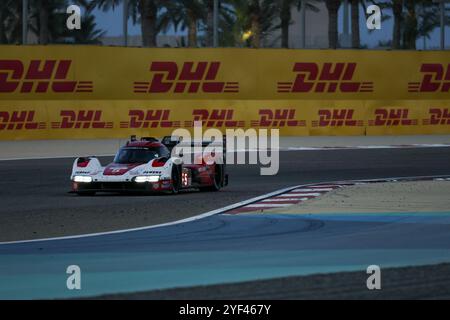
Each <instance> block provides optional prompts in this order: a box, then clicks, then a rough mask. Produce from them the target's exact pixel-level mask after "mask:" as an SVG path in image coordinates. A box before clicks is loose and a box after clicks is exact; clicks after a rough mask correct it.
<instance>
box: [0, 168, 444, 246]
mask: <svg viewBox="0 0 450 320" xmlns="http://www.w3.org/2000/svg"><path fill="white" fill-rule="evenodd" d="M399 179H412V180H413V179H445V180H450V175H439V176H412V177H396V178H379V179H364V180H343V181H327V182H323V183H324V184H339V183H348V182H349V181H352V182H377V181H378V182H381V181H389V180H391V181H392V180H399ZM319 184H321V182H316V183H309V184H304V185H298V186H292V187H288V188H284V189H279V190H276V191H273V192H270V193H267V194H264V195H262V196H258V197H255V198H252V199H248V200H244V201H241V202H238V203H235V204H232V205H229V206H226V207H223V208H219V209H216V210H212V211H208V212H206V213H203V214H199V215H197V216H193V217H189V218H186V219H181V220H177V221H173V222H167V223H161V224H157V225H153V226H145V227H139V228H130V229H122V230H115V231H106V232H97V233H88V234H81V235H74V236H65V237H55V238H43V239H32V240H18V241H6V242H0V245H8V244H20V243H31V242H39V241H54V240H68V239H78V238H87V237H93V236H102V235H110V234H118V233H126V232H133V231H140V230H150V229H155V228H160V227H167V226H173V225H177V224H181V223H186V222H191V221H196V220H200V219H203V218H207V217H210V216H213V215H215V214H219V213H224V212H227V211H231V210H233V209H236V208H240V207H243V206H245V205H247V204H251V203H255V202H258V201H260V200H264V199H267V198H270V197H275V196H280V195H282V194H283V193H286V192H289V191H292V190H294V189H299V188H303V187H308V186H312V185H319Z"/></svg>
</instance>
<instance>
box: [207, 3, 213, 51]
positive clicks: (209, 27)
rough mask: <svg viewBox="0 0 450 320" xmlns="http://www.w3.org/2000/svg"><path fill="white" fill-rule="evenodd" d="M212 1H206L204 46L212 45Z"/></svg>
mask: <svg viewBox="0 0 450 320" xmlns="http://www.w3.org/2000/svg"><path fill="white" fill-rule="evenodd" d="M213 42H214V0H206V46H207V47H212V46H213V45H214V43H213Z"/></svg>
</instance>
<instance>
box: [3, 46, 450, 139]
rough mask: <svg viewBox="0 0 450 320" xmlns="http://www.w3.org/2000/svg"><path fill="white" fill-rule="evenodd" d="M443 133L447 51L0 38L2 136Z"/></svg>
mask: <svg viewBox="0 0 450 320" xmlns="http://www.w3.org/2000/svg"><path fill="white" fill-rule="evenodd" d="M196 120H200V121H203V125H204V127H205V128H207V127H214V128H219V129H223V130H225V129H226V128H242V129H248V128H255V129H258V128H279V129H280V134H281V135H384V134H448V133H450V53H447V52H443V51H441V52H400V51H393V52H387V51H352V50H337V51H336V50H333V51H328V50H282V49H264V50H255V49H178V48H177V49H169V48H167V49H166V48H164V49H163V48H155V49H147V48H117V47H116V48H113V47H90V46H0V139H3V140H9V139H66V138H119V137H120V138H122V137H127V136H128V135H130V134H138V135H149V134H151V135H155V136H161V135H166V134H170V133H171V132H172V131H173V130H174V129H175V128H180V127H183V128H192V126H193V121H196Z"/></svg>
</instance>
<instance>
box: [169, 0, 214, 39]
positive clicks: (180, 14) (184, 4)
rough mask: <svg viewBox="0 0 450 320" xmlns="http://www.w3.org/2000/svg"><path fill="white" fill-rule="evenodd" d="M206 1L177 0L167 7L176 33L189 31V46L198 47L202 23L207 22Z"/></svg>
mask: <svg viewBox="0 0 450 320" xmlns="http://www.w3.org/2000/svg"><path fill="white" fill-rule="evenodd" d="M204 2H206V1H201V0H177V1H174V2H172V3H169V4H167V5H166V8H167V11H166V13H165V14H164V15H167V16H168V17H169V19H170V20H171V21H172V24H173V26H174V28H175V31H177V30H178V28H180V29H181V31H184V30H186V29H187V32H188V46H189V47H196V46H197V32H198V25H199V23H200V22H202V21H205V20H206V11H205V10H206V5H207V4H206V3H204Z"/></svg>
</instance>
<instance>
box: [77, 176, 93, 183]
mask: <svg viewBox="0 0 450 320" xmlns="http://www.w3.org/2000/svg"><path fill="white" fill-rule="evenodd" d="M73 181H75V182H85V183H89V182H92V177H90V176H75V177H73Z"/></svg>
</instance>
